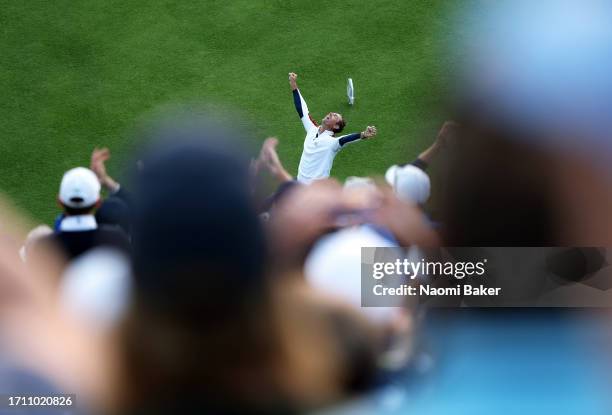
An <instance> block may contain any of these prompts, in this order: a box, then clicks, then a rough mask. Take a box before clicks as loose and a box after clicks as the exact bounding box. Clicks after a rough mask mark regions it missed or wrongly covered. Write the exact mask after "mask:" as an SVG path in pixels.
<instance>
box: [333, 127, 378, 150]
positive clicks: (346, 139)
mask: <svg viewBox="0 0 612 415" xmlns="http://www.w3.org/2000/svg"><path fill="white" fill-rule="evenodd" d="M377 132H378V131H377V130H376V127H374V126H373V125H372V126H368V128H366V129H365V130H364V131H362V132H360V133H353V134H347V135H343V136H342V137H339V138H338V145H339V146H340V147H343V146H345V145H346V144H348V143H353V142H355V141H357V140H367V139H368V138H371V137H374V136H375V135H376V133H377Z"/></svg>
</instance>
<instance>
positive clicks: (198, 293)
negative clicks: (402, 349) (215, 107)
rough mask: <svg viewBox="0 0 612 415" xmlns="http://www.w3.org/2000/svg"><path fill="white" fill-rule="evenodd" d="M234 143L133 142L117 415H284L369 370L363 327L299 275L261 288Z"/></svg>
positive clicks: (166, 134)
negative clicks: (138, 148)
mask: <svg viewBox="0 0 612 415" xmlns="http://www.w3.org/2000/svg"><path fill="white" fill-rule="evenodd" d="M238 138H239V137H237V136H236V134H235V133H231V132H228V131H226V130H219V129H215V127H211V126H209V125H194V123H185V124H183V123H181V124H180V125H174V126H170V127H167V126H166V127H164V128H161V129H159V130H157V131H155V133H153V134H151V135H150V136H147V137H146V141H147V142H151V141H152V142H154V144H153V145H151V146H150V147H149V149H148V150H147V151H145V153H144V155H143V156H142V157H141V159H142V161H143V165H144V169H143V170H142V171H141V172H139V173H138V174H136V175H135V179H134V182H133V183H132V185H131V187H130V188H131V189H132V190H133V209H134V210H133V212H134V216H133V218H134V222H133V233H132V236H133V252H134V255H133V260H134V264H133V271H134V281H133V293H134V294H133V305H132V309H131V310H130V312H129V313H128V317H127V321H126V322H125V325H124V327H123V330H122V336H121V338H122V344H123V346H124V347H125V355H124V359H123V364H124V367H125V373H126V378H125V384H124V385H125V390H124V393H123V396H121V398H120V400H121V401H122V402H123V405H122V406H123V407H124V408H126V409H128V410H141V411H146V412H163V411H166V412H168V411H171V412H180V411H181V410H186V409H192V408H199V409H200V410H202V411H204V412H207V411H212V412H215V411H218V412H224V413H227V412H229V413H233V412H241V413H244V412H247V413H248V412H252V413H255V412H257V413H261V412H272V413H277V412H286V411H293V410H297V409H304V408H311V407H316V406H318V405H321V404H324V403H329V402H331V401H335V400H337V399H339V398H341V397H343V396H345V395H346V394H347V393H349V392H350V391H351V390H352V389H353V388H357V387H358V386H359V385H361V384H364V383H366V381H367V379H368V375H369V374H370V373H371V371H372V367H373V362H374V346H373V344H374V342H375V340H374V339H375V336H376V335H375V333H373V332H370V328H369V325H368V324H367V322H365V321H363V319H362V318H361V317H360V316H359V315H357V314H356V313H355V312H354V311H353V310H352V309H351V308H350V307H346V306H344V305H341V304H337V303H336V302H335V301H333V300H331V299H326V298H325V297H322V296H321V295H320V294H318V293H316V292H315V291H313V290H311V289H310V288H309V287H307V286H305V285H304V284H303V283H301V282H300V280H299V279H295V278H288V277H287V276H286V274H285V275H277V278H285V280H284V281H282V280H281V281H278V280H277V281H275V280H272V279H271V278H270V276H269V273H268V271H269V270H268V269H267V266H266V263H265V261H266V260H267V256H266V251H267V250H266V240H265V238H264V233H263V229H262V227H261V225H260V222H259V220H258V217H257V214H256V209H255V206H254V202H253V201H252V199H251V192H250V188H249V185H250V182H249V168H248V159H247V158H246V157H244V156H243V154H242V153H241V152H240V150H239V149H240V146H239V145H237V144H236V143H237V142H239V140H238ZM338 321H339V322H338ZM340 322H341V323H340ZM337 324H341V326H342V327H343V330H345V331H344V332H343V335H342V336H340V335H339V334H338V326H337ZM372 331H373V330H372ZM343 339H348V340H346V341H348V343H346V342H343V341H344V340H343ZM349 346H350V347H349ZM351 350H353V351H355V354H354V356H353V355H352V354H351ZM215 413H216V412H215Z"/></svg>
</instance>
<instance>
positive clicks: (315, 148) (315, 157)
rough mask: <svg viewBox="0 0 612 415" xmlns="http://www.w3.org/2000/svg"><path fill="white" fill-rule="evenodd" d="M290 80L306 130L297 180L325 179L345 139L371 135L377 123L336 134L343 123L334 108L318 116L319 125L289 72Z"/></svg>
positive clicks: (297, 109)
mask: <svg viewBox="0 0 612 415" xmlns="http://www.w3.org/2000/svg"><path fill="white" fill-rule="evenodd" d="M289 84H290V85H291V89H292V90H293V102H294V104H295V109H296V111H297V113H298V115H299V117H300V119H301V120H302V124H303V125H304V129H305V130H306V138H305V139H304V150H303V151H302V157H301V159H300V166H299V168H298V176H297V178H298V181H300V182H302V183H310V182H312V181H313V180H318V179H325V178H327V177H329V173H330V171H331V168H332V165H333V163H334V157H335V156H336V153H338V151H340V149H341V148H342V147H344V145H346V144H348V143H351V142H353V141H356V140H359V139H364V140H365V139H368V138H370V137H374V136H375V135H376V127H374V126H369V127H367V128H366V129H365V130H364V131H362V132H361V133H353V134H347V135H343V136H341V137H336V136H335V134H337V133H340V132H341V131H342V130H343V129H344V127H345V126H346V121H345V120H344V117H342V115H341V114H338V113H336V112H330V113H328V114H327V115H326V116H325V117H324V118H323V119H322V120H321V125H319V124H317V122H316V121H315V120H314V119H313V118H312V117H311V116H310V113H309V112H308V106H307V105H306V101H304V98H303V97H302V94H301V93H300V90H299V89H298V87H297V74H295V73H293V72H291V73H289Z"/></svg>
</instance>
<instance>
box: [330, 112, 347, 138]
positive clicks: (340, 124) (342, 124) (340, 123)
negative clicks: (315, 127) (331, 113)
mask: <svg viewBox="0 0 612 415" xmlns="http://www.w3.org/2000/svg"><path fill="white" fill-rule="evenodd" d="M336 125H337V126H338V127H337V128H334V129H332V131H333V132H334V134H338V133H340V132H342V130H344V127H346V121H344V117H343V116H340V121H338V123H337V124H336Z"/></svg>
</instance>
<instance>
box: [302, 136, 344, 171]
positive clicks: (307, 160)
mask: <svg viewBox="0 0 612 415" xmlns="http://www.w3.org/2000/svg"><path fill="white" fill-rule="evenodd" d="M340 148H341V147H340V143H339V142H338V138H336V137H334V135H333V132H332V131H329V130H325V131H323V132H322V133H319V128H318V127H317V126H315V125H314V124H313V126H312V128H310V129H308V130H307V131H306V138H305V139H304V150H303V151H302V157H301V158H300V166H299V167H298V176H297V179H298V181H299V182H301V183H311V182H312V181H313V180H318V179H325V178H327V177H329V174H330V172H331V168H332V165H333V164H334V157H336V154H337V153H338V151H340Z"/></svg>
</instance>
